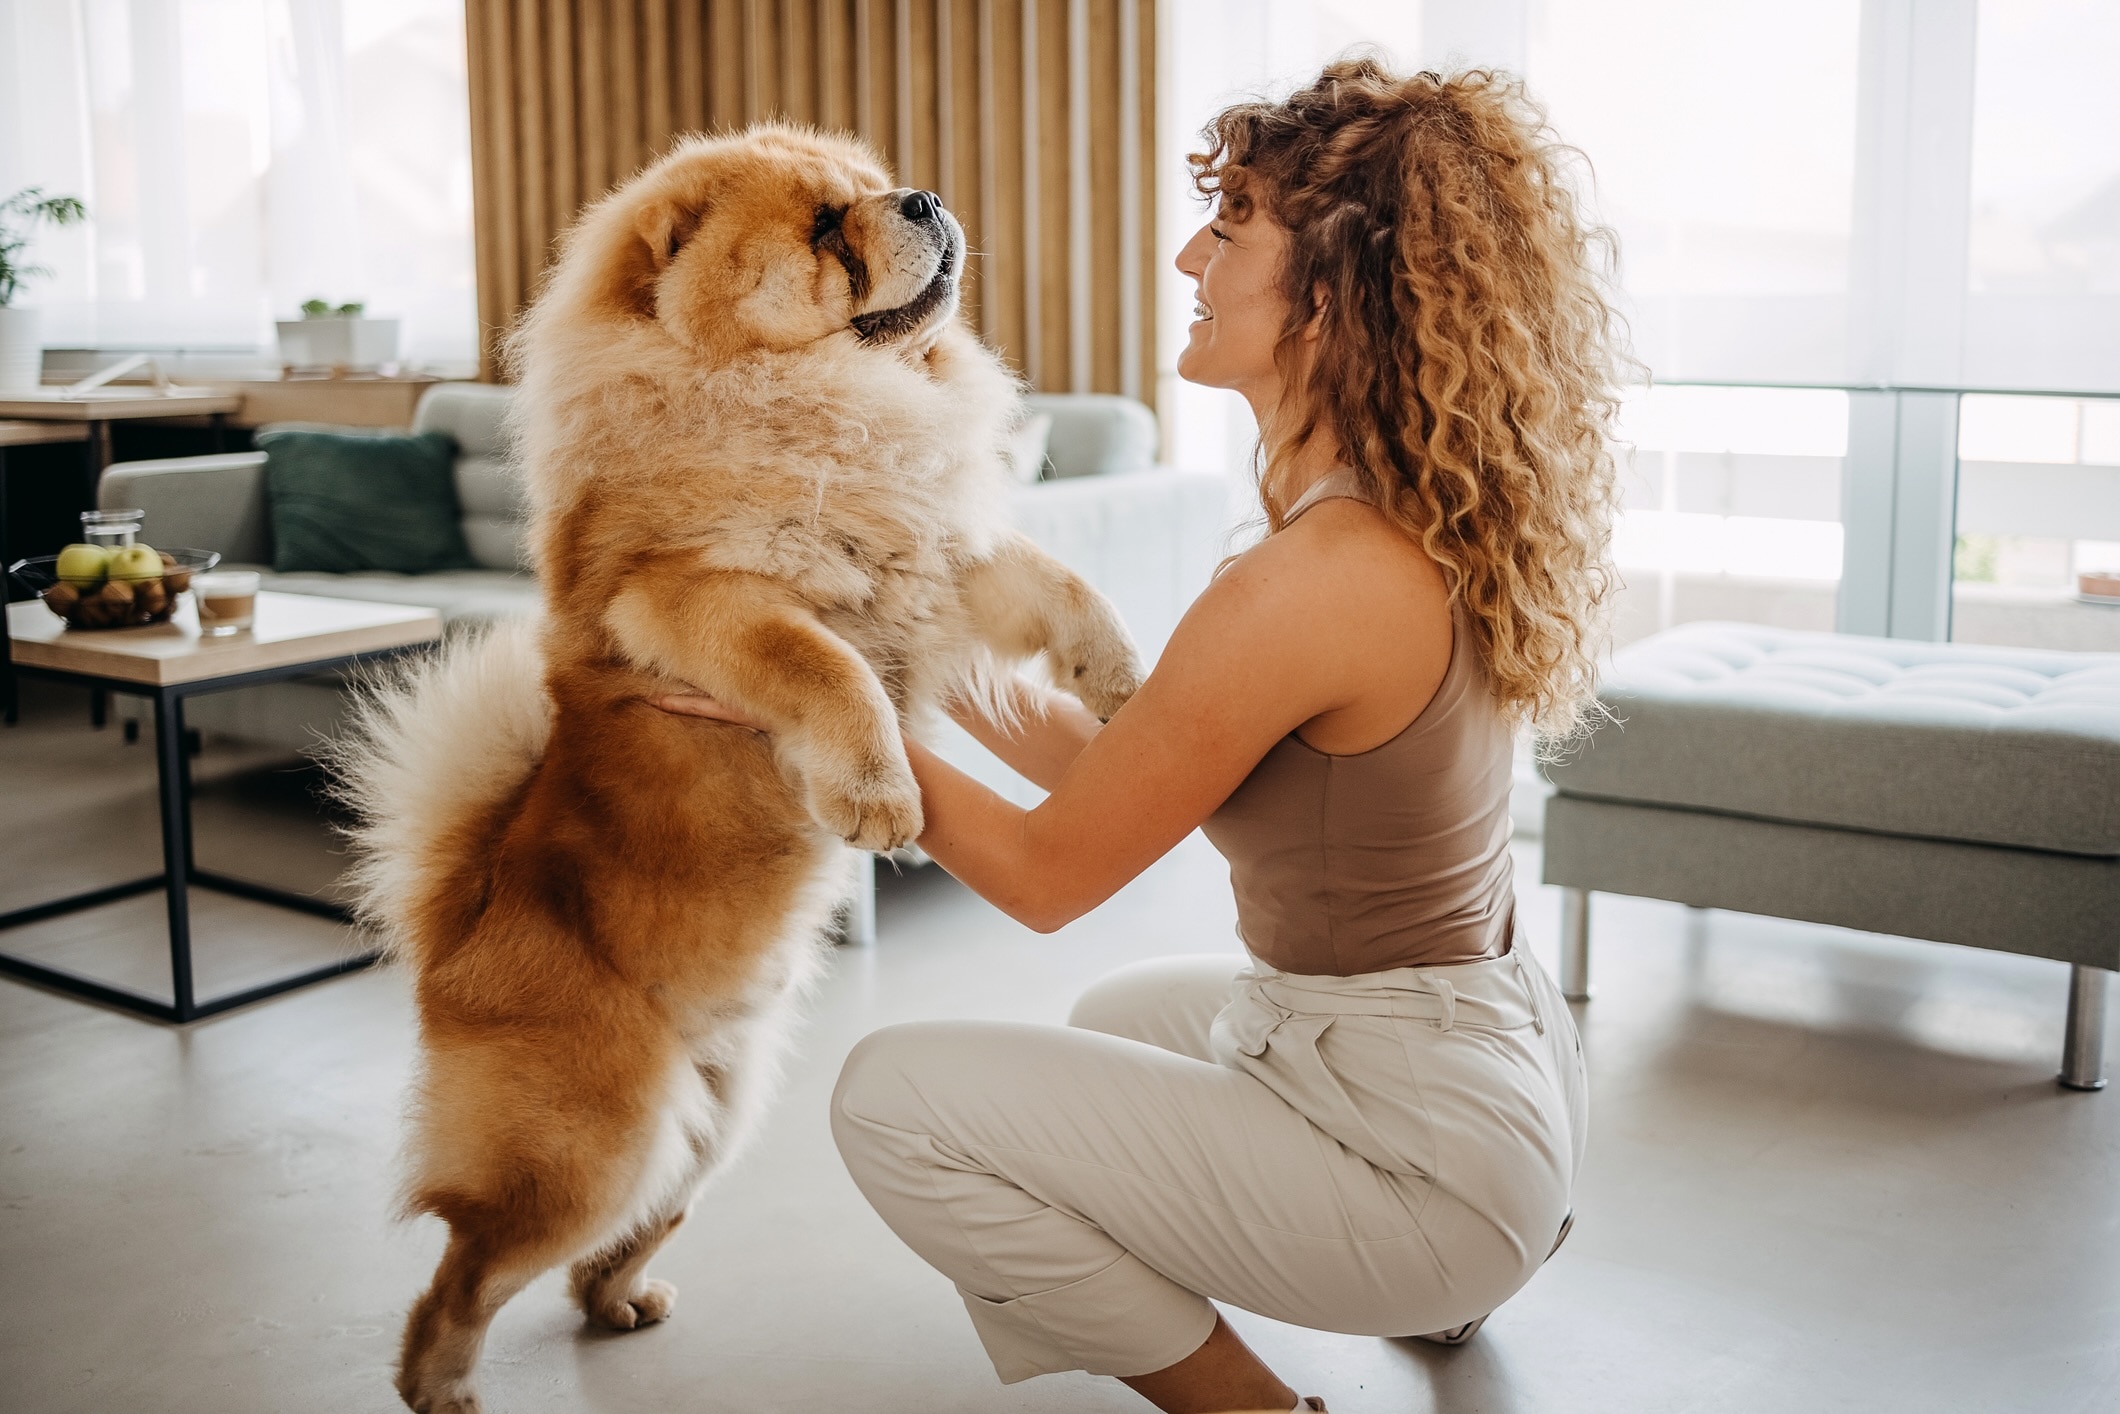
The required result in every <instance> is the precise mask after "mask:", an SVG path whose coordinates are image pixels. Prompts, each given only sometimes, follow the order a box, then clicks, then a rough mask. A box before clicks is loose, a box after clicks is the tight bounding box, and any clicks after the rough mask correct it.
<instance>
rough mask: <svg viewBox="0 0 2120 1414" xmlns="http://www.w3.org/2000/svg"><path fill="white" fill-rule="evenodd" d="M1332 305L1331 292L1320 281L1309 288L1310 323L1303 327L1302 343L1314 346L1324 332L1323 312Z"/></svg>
mask: <svg viewBox="0 0 2120 1414" xmlns="http://www.w3.org/2000/svg"><path fill="white" fill-rule="evenodd" d="M1331 304H1332V292H1331V291H1330V290H1328V289H1326V288H1325V282H1324V281H1322V280H1320V281H1319V282H1318V283H1317V284H1315V285H1312V286H1311V287H1310V321H1309V322H1308V323H1306V324H1305V325H1304V326H1303V342H1304V343H1306V344H1314V343H1316V342H1317V341H1318V338H1319V336H1320V335H1322V334H1323V333H1324V332H1325V311H1326V309H1327V308H1328V307H1330V306H1331Z"/></svg>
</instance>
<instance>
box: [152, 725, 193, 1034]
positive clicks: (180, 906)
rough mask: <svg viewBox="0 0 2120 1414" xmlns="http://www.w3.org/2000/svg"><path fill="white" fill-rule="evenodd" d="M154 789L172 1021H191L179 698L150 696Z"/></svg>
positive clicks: (187, 828)
mask: <svg viewBox="0 0 2120 1414" xmlns="http://www.w3.org/2000/svg"><path fill="white" fill-rule="evenodd" d="M155 786H156V789H157V790H158V792H159V793H160V795H161V799H162V872H163V881H164V883H165V885H166V892H167V897H168V900H169V983H170V995H171V998H172V999H173V1001H174V1002H175V1010H176V1015H177V1020H179V1021H189V1020H191V1019H192V1015H193V1011H194V1007H193V1001H194V998H193V995H192V982H191V761H190V758H189V757H187V756H186V755H185V752H184V699H183V698H182V697H179V696H178V695H177V694H176V693H174V692H172V691H170V689H168V688H166V687H165V688H162V689H161V690H160V691H158V692H156V693H155Z"/></svg>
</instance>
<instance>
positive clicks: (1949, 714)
mask: <svg viewBox="0 0 2120 1414" xmlns="http://www.w3.org/2000/svg"><path fill="white" fill-rule="evenodd" d="M1599 697H1600V699H1601V700H1602V701H1604V702H1605V703H1606V705H1607V706H1609V707H1610V708H1611V710H1612V712H1613V714H1614V716H1616V717H1617V718H1618V721H1616V722H1614V723H1610V724H1607V725H1606V726H1604V727H1602V728H1600V729H1599V730H1598V731H1597V732H1595V733H1594V734H1593V735H1592V736H1591V737H1590V738H1589V739H1588V741H1586V742H1585V743H1583V744H1582V745H1580V746H1579V747H1577V748H1575V749H1574V750H1572V751H1571V752H1569V753H1568V755H1567V756H1566V757H1565V759H1563V760H1561V761H1558V762H1555V763H1552V764H1551V765H1549V766H1548V767H1547V775H1548V776H1549V778H1550V779H1551V780H1552V781H1553V783H1554V785H1555V786H1556V787H1557V788H1558V789H1559V790H1560V791H1561V792H1562V793H1563V794H1566V795H1574V796H1584V797H1590V798H1596V799H1606V800H1616V801H1626V802H1633V803H1639V804H1651V805H1667V806H1683V807H1689V808H1693V809H1699V810H1711V811H1720V812H1725V813H1729V814H1735V815H1748V816H1755V817H1758V818H1761V819H1767V820H1781V821H1788V822H1792V823H1800V824H1816V825H1829V826H1835V827H1839V828H1844V829H1852V830H1868V831H1874V832H1878V833H1883V834H1894V835H1910V836H1920V837H1926V838H1932V839H1948V840H1966V841H1972V842H1977V843H1981V844H1994V845H2012V846H2017V847H2021V848H2026V849H2045V850H2057V851H2062V852H2065V853H2070V854H2083V855H2098V856H2116V855H2120V655H2113V654H2089V653H2055V652H2041V651H2035V650H2030V649H2012V648H1989V647H1982V646H1977V645H1972V644H1960V643H1918V642H1911V641H1907V640H1903V639H1887V638H1861V637H1856V636H1854V635H1849V634H1830V633H1797V632H1792V631H1789V630H1784V629H1772V628H1764V627H1760V626H1757V625H1752V624H1690V625H1687V626H1685V627H1683V628H1678V629H1674V630H1672V631H1670V632H1668V633H1663V634H1659V635H1657V636H1656V637H1654V638H1651V639H1647V640H1645V641H1643V642H1641V643H1637V644H1635V645H1633V646H1632V647H1629V648H1627V649H1624V650H1622V651H1621V652H1620V653H1619V654H1618V655H1617V656H1616V657H1615V659H1614V661H1613V664H1612V669H1611V671H1610V672H1609V673H1608V674H1607V675H1606V678H1605V683H1604V686H1603V688H1602V689H1601V690H1600V692H1599Z"/></svg>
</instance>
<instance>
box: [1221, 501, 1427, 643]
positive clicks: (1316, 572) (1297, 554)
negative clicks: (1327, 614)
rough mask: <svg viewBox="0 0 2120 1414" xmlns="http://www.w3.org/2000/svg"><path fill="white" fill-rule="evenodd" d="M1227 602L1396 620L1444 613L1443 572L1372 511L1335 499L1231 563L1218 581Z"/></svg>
mask: <svg viewBox="0 0 2120 1414" xmlns="http://www.w3.org/2000/svg"><path fill="white" fill-rule="evenodd" d="M1223 581H1228V584H1229V588H1230V589H1231V590H1232V591H1236V592H1235V593H1234V594H1232V596H1231V597H1239V596H1241V597H1243V598H1246V599H1254V600H1255V599H1257V598H1260V597H1266V598H1271V599H1274V600H1277V601H1279V602H1281V603H1283V604H1285V605H1287V606H1289V607H1291V608H1295V609H1298V610H1300V611H1317V610H1330V611H1331V612H1333V613H1335V614H1337V615H1342V616H1348V615H1351V616H1354V617H1357V618H1363V617H1367V616H1368V615H1369V613H1370V612H1372V611H1374V612H1381V613H1383V614H1385V615H1387V616H1389V617H1392V618H1394V619H1403V617H1404V615H1405V613H1406V612H1407V611H1408V610H1409V609H1411V610H1413V611H1414V612H1415V613H1416V614H1420V613H1421V611H1423V610H1427V611H1436V610H1443V611H1447V609H1448V606H1449V597H1450V591H1449V584H1448V582H1447V581H1446V580H1445V578H1444V576H1443V571H1442V567H1441V566H1439V565H1438V564H1436V562H1435V561H1434V560H1433V559H1432V558H1430V556H1429V555H1428V553H1427V551H1425V550H1423V549H1422V548H1421V546H1420V545H1419V543H1418V542H1416V541H1415V540H1414V539H1413V538H1412V537H1411V536H1409V535H1408V534H1407V533H1406V532H1405V531H1403V530H1401V529H1400V528H1399V527H1398V526H1397V525H1395V524H1394V523H1393V522H1392V521H1391V520H1390V518H1389V517H1387V516H1386V515H1385V514H1384V513H1383V512H1382V511H1380V510H1378V509H1377V508H1376V507H1374V506H1371V505H1369V504H1367V503H1366V502H1362V501H1352V500H1348V499H1346V498H1344V497H1335V498H1334V499H1332V500H1329V501H1321V502H1319V503H1318V504H1317V505H1315V506H1313V507H1311V508H1310V510H1309V511H1308V512H1306V513H1305V514H1304V515H1303V516H1302V517H1301V518H1300V519H1298V520H1297V521H1296V523H1295V524H1293V525H1291V526H1288V527H1287V528H1286V529H1284V530H1282V531H1280V532H1279V533H1278V534H1274V535H1269V536H1267V537H1266V538H1265V539H1263V540H1261V541H1260V542H1259V543H1258V544H1256V545H1254V546H1252V547H1251V548H1250V549H1248V550H1246V551H1244V552H1243V553H1242V554H1241V555H1238V556H1237V557H1236V558H1235V559H1234V560H1232V561H1231V562H1230V563H1229V565H1228V566H1227V567H1226V568H1225V569H1224V571H1223V572H1222V574H1221V575H1220V576H1219V578H1218V579H1217V581H1216V583H1217V585H1218V586H1220V585H1221V584H1222V583H1223Z"/></svg>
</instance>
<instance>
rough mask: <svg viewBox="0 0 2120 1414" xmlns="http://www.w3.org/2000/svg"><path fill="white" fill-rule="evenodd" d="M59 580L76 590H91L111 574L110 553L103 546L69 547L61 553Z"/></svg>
mask: <svg viewBox="0 0 2120 1414" xmlns="http://www.w3.org/2000/svg"><path fill="white" fill-rule="evenodd" d="M55 568H56V569H57V570H58V573H59V578H61V579H63V580H65V581H66V582H67V583H68V584H71V585H72V586H74V588H76V589H90V588H93V587H94V586H96V585H98V584H101V583H102V582H103V576H104V575H105V574H107V573H109V572H110V551H108V550H106V549H104V548H103V547H102V546H101V545H69V546H67V547H66V548H65V549H64V550H61V551H60V552H59V563H58V564H57V565H56V566H55Z"/></svg>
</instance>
